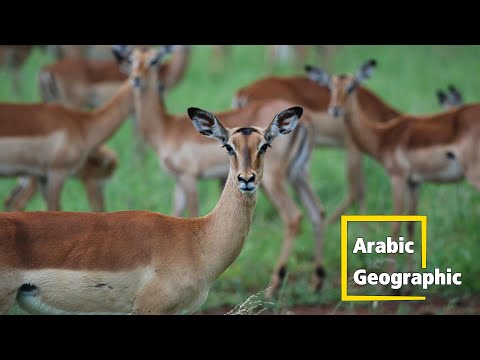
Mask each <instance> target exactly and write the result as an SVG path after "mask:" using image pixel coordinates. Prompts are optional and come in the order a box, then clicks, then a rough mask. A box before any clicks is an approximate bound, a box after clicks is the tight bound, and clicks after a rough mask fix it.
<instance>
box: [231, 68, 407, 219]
mask: <svg viewBox="0 0 480 360" xmlns="http://www.w3.org/2000/svg"><path fill="white" fill-rule="evenodd" d="M310 69H313V68H312V67H310V66H307V70H310ZM324 74H326V73H325V72H321V73H320V72H316V73H313V72H310V77H311V79H309V78H307V77H304V76H294V77H278V76H274V77H267V78H264V79H261V80H258V81H256V82H254V83H253V84H251V85H249V86H246V87H244V88H242V89H240V90H239V91H238V92H237V94H236V96H235V100H234V104H235V106H236V107H239V108H241V107H243V106H245V105H246V104H248V103H249V102H251V101H254V100H266V99H284V100H287V101H290V102H293V103H296V104H298V105H300V106H302V107H304V108H305V109H309V110H311V111H314V112H315V113H316V116H315V117H314V126H315V134H316V138H315V143H316V146H318V147H324V146H327V147H331V146H333V147H344V148H345V151H346V158H347V159H346V160H347V161H346V166H347V169H346V174H347V179H348V196H347V198H346V199H345V200H344V201H343V202H342V203H341V204H340V205H339V206H338V207H337V209H336V210H335V211H334V212H333V214H332V215H331V216H330V217H329V219H328V221H327V223H332V222H335V221H337V220H338V219H339V218H340V216H341V215H342V214H343V213H344V212H345V211H347V209H348V208H349V207H350V206H352V205H353V204H355V203H356V202H358V203H359V209H360V213H365V212H366V200H365V180H364V177H365V176H364V174H363V168H362V157H361V152H360V151H359V150H358V149H357V147H356V146H355V144H354V142H353V141H352V139H351V137H350V135H349V133H348V131H347V129H346V127H345V125H344V124H343V122H342V121H338V119H335V118H334V117H332V116H330V115H329V114H328V113H327V110H328V104H329V102H330V93H329V91H328V88H327V87H326V86H324V85H320V86H319V85H318V84H317V83H316V82H315V81H314V80H315V79H317V78H318V77H320V79H319V80H321V76H322V75H324ZM357 96H358V101H359V102H361V103H362V104H363V105H364V106H366V107H368V108H369V109H370V111H372V112H373V113H374V114H375V115H376V116H375V120H376V121H380V122H385V121H388V120H390V119H392V118H394V117H396V116H398V115H400V113H399V112H398V111H397V110H395V109H393V108H392V107H389V106H387V105H386V104H384V103H383V101H382V100H380V99H379V98H378V97H376V96H375V95H374V94H373V93H372V92H371V91H369V90H368V89H366V88H363V87H359V88H358V89H357Z"/></svg>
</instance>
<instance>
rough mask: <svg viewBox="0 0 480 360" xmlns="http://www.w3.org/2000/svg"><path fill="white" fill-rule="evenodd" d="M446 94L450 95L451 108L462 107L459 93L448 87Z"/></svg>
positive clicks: (450, 86) (453, 87) (455, 89)
mask: <svg viewBox="0 0 480 360" xmlns="http://www.w3.org/2000/svg"><path fill="white" fill-rule="evenodd" d="M448 92H449V93H450V94H449V95H450V103H451V104H452V105H453V106H460V105H463V97H462V94H461V93H460V91H459V90H458V89H457V88H456V87H455V86H453V85H449V86H448Z"/></svg>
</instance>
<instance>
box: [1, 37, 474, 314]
mask: <svg viewBox="0 0 480 360" xmlns="http://www.w3.org/2000/svg"><path fill="white" fill-rule="evenodd" d="M31 47H32V46H30V45H16V46H13V45H4V46H0V59H2V57H5V58H6V57H7V56H10V57H11V58H12V59H14V60H15V61H13V62H12V60H11V59H10V60H9V61H10V63H9V64H10V66H12V67H18V66H19V64H21V63H22V62H23V61H25V58H26V54H28V53H29V51H31ZM56 47H57V51H58V53H59V54H61V55H59V59H58V60H57V61H56V62H55V63H53V64H51V65H48V66H45V67H44V68H42V69H41V70H40V73H39V76H38V82H39V86H40V94H41V96H42V102H41V103H36V104H14V103H0V175H1V176H3V177H17V178H18V184H17V186H16V187H15V189H13V190H12V192H11V193H10V195H9V196H8V197H7V198H6V200H5V209H6V210H7V211H13V212H5V213H0V314H6V313H8V312H9V311H10V310H11V308H12V307H13V305H14V304H15V303H16V304H18V305H19V306H20V307H21V308H23V309H24V310H26V311H28V312H29V313H31V314H45V313H47V314H185V313H192V312H194V311H196V310H197V309H198V308H199V307H200V306H201V305H202V304H203V302H204V301H205V299H206V297H207V295H208V291H209V289H210V288H211V286H212V285H213V283H214V281H215V280H216V279H217V278H218V277H219V276H220V275H221V274H222V273H223V272H224V271H225V270H226V269H227V268H228V267H229V266H230V265H231V264H232V263H233V262H234V261H235V260H236V258H237V257H238V256H239V254H240V252H241V250H242V247H243V245H244V242H245V240H246V238H247V235H248V232H249V229H250V226H251V224H252V219H253V213H254V209H255V205H256V198H257V189H258V188H260V187H261V189H262V190H263V191H264V192H265V194H266V196H267V198H268V199H269V200H270V201H271V202H272V204H273V206H274V207H275V208H276V209H277V211H278V213H279V216H280V218H281V220H282V222H283V225H284V239H283V246H282V249H281V253H280V255H279V258H278V261H277V264H276V265H275V268H274V270H273V274H272V280H271V283H270V285H269V286H268V291H267V293H266V295H267V296H268V297H273V296H275V295H276V294H278V290H279V289H280V288H281V286H282V283H283V281H284V278H285V276H286V274H287V267H286V266H287V261H288V258H289V255H290V253H291V251H292V247H293V244H294V242H295V238H296V236H297V235H298V234H299V230H300V223H301V219H302V211H301V210H300V208H299V205H298V204H297V203H296V199H295V197H294V196H292V194H291V193H290V192H289V186H288V185H291V188H292V189H293V190H294V192H295V194H296V195H297V197H298V199H299V200H300V203H301V205H303V207H304V209H305V211H306V213H307V215H308V218H309V220H310V223H311V225H312V227H313V233H314V241H315V251H314V254H315V269H314V271H313V273H312V276H313V280H312V285H313V287H314V289H315V290H317V291H320V290H321V288H322V286H323V284H324V281H325V277H326V275H327V272H326V270H325V269H324V266H323V242H324V232H325V225H326V224H331V223H333V222H336V221H337V220H338V219H339V218H340V216H341V215H342V214H344V213H345V212H346V211H347V210H348V209H349V208H350V207H351V206H352V205H353V204H354V203H358V204H359V211H360V212H361V213H366V212H367V209H366V199H365V194H366V189H365V175H364V173H363V168H362V156H363V155H367V156H369V157H371V158H373V159H375V160H376V161H378V162H379V163H380V164H381V165H382V166H383V167H384V169H385V171H386V172H387V174H388V175H389V177H390V181H391V188H392V193H393V200H394V203H393V210H392V213H393V214H397V215H399V214H403V213H404V212H407V213H408V214H415V213H416V211H417V204H418V200H419V188H420V184H421V183H423V182H455V181H460V180H462V179H464V178H465V179H467V180H468V181H469V182H470V183H471V184H473V185H474V186H475V187H476V188H477V189H479V190H480V165H479V164H480V147H479V146H478V145H477V144H478V142H477V140H476V139H477V138H478V137H479V136H480V125H479V124H477V123H478V121H476V117H477V116H480V106H479V105H463V100H462V96H461V94H460V92H459V91H458V89H456V88H455V87H454V86H450V87H449V88H448V89H447V91H443V90H439V91H438V92H437V96H438V100H439V102H440V104H441V105H442V106H443V108H444V111H442V112H441V113H439V114H437V115H431V116H421V117H420V116H413V115H407V114H402V113H400V112H399V111H397V110H396V109H394V108H392V107H391V106H390V105H388V104H386V103H385V102H384V101H383V100H382V99H381V98H380V97H379V96H378V95H376V94H375V93H373V92H372V91H371V90H368V89H367V88H365V87H363V86H362V83H363V82H364V81H365V80H367V79H368V78H369V77H371V76H372V74H373V71H374V69H375V67H376V65H377V63H376V61H375V60H369V61H367V62H366V63H365V64H363V65H362V66H360V68H359V70H358V71H357V72H356V73H354V74H338V75H333V74H329V73H327V72H326V71H325V70H323V69H320V68H317V67H314V66H306V67H305V76H289V77H286V76H284V77H273V76H271V77H266V78H263V79H259V80H258V81H256V82H254V83H253V84H250V85H248V86H246V87H244V88H242V89H239V90H238V91H237V93H236V94H235V96H234V102H233V103H234V108H233V109H232V110H228V111H214V112H212V111H211V109H210V110H209V111H206V110H202V109H200V108H196V107H190V108H188V111H186V112H185V113H184V114H183V113H181V114H172V113H169V111H168V109H167V106H166V103H165V93H166V92H167V91H168V90H169V89H171V88H173V87H175V86H176V85H177V84H178V83H179V82H180V81H181V80H182V79H183V78H184V76H185V74H186V71H187V69H188V65H189V62H190V57H191V47H190V46H188V45H176V46H171V45H163V46H160V47H158V48H154V47H150V46H146V45H136V46H127V45H114V46H112V47H111V52H112V53H113V55H114V59H98V58H96V59H91V58H90V59H89V58H85V57H84V56H83V55H84V53H85V52H86V51H87V50H88V49H90V48H88V46H86V45H84V46H72V45H70V46H69V45H63V46H56ZM298 47H299V49H300V50H301V51H302V52H301V55H302V56H303V51H305V49H303V48H301V46H298ZM90 50H91V49H90ZM273 51H278V49H275V48H274V49H273ZM215 52H216V54H221V53H223V50H222V49H221V48H220V47H218V48H215ZM12 54H17V55H15V56H13V55H12ZM69 54H70V55H69ZM12 56H13V57H12ZM271 56H273V55H271ZM302 59H303V58H302ZM14 65H15V66H14ZM16 88H18V84H17V82H16V81H15V89H16ZM188 105H198V104H188ZM130 115H133V116H134V117H135V120H136V125H137V129H138V132H139V135H140V137H141V139H142V141H143V142H144V143H146V144H148V146H150V147H151V148H152V149H153V150H154V151H155V153H156V155H157V156H158V162H159V166H160V168H161V169H162V171H164V172H166V173H168V174H169V175H170V176H171V177H172V178H173V179H174V180H175V191H174V194H173V197H174V198H173V209H172V216H166V215H162V214H159V213H152V212H146V211H124V212H115V213H106V212H105V211H106V205H105V200H104V195H103V188H104V186H105V184H107V182H108V180H109V179H110V178H111V177H112V176H113V175H114V173H115V170H116V168H117V166H118V162H119V161H121V160H120V159H118V157H117V155H116V153H115V152H114V151H113V150H112V149H110V148H109V147H108V146H106V145H105V143H106V142H107V141H108V140H109V139H110V138H111V137H112V135H113V134H114V133H115V132H116V131H117V130H118V129H119V127H120V126H121V125H122V124H123V123H124V122H125V121H126V119H127V118H128V117H129V116H130ZM287 134H290V135H288V136H284V135H287ZM202 135H203V136H202ZM219 143H220V146H219ZM316 147H339V148H344V149H345V151H346V169H347V171H346V174H347V178H348V195H347V198H346V199H345V200H344V201H343V202H342V203H341V204H339V205H338V207H337V209H335V211H333V213H332V215H331V216H330V217H329V219H328V220H327V221H325V219H324V218H325V210H324V208H323V206H322V204H321V202H320V200H319V199H318V196H317V195H316V194H315V192H314V190H313V187H312V184H311V180H310V160H311V157H312V153H313V151H314V149H315V148H316ZM71 176H76V177H77V178H79V179H80V180H81V181H82V182H83V184H84V186H85V189H86V193H87V196H88V199H89V202H90V205H91V208H92V211H93V212H91V213H69V212H62V207H61V201H60V199H61V193H62V189H63V186H64V183H65V181H66V180H67V179H68V178H69V177H71ZM200 179H217V180H221V181H222V182H223V183H224V188H223V192H222V195H221V197H220V199H219V201H218V204H217V206H216V207H215V209H214V210H213V211H212V212H211V213H210V214H208V215H207V216H204V217H198V216H199V198H198V192H197V191H198V190H197V185H198V181H199V180H200ZM38 189H40V191H41V193H42V195H43V198H44V200H45V202H46V205H47V208H48V210H49V211H46V212H23V211H24V210H25V208H26V206H27V204H28V201H29V200H30V199H31V198H32V197H33V195H34V194H35V193H36V191H37V190H38ZM405 197H407V199H408V204H405V201H404V200H405ZM182 216H188V217H186V218H184V217H182ZM413 224H414V223H409V225H408V236H409V238H410V239H411V238H412V237H413V231H414V228H413ZM400 225H401V224H400V223H396V224H394V225H393V236H392V237H393V238H394V239H396V238H398V235H399V231H400ZM392 260H393V261H391V262H390V264H391V269H390V270H392V271H393V270H394V269H395V266H396V265H395V264H396V263H395V261H394V259H392ZM265 285H267V284H265Z"/></svg>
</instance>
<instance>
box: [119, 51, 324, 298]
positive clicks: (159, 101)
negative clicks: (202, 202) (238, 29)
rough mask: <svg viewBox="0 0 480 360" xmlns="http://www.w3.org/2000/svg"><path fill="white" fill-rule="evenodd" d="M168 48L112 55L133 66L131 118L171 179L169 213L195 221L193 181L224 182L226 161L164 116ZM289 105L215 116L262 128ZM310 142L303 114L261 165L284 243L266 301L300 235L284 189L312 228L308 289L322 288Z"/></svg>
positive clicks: (178, 120) (176, 118)
mask: <svg viewBox="0 0 480 360" xmlns="http://www.w3.org/2000/svg"><path fill="white" fill-rule="evenodd" d="M120 49H122V50H121V51H120ZM171 49H172V48H171V46H165V47H162V48H160V49H159V50H158V51H156V50H154V49H143V50H140V49H135V50H133V51H132V50H131V49H129V48H128V47H123V48H120V47H118V48H117V50H118V52H117V56H118V57H123V58H125V59H129V60H130V63H132V64H133V65H132V69H131V79H132V82H133V83H134V84H135V88H134V94H135V114H136V118H137V120H138V122H139V129H140V131H141V133H142V135H143V137H144V138H145V140H146V141H147V142H148V143H149V144H150V145H151V146H152V148H153V149H155V151H156V153H157V156H158V158H159V162H160V164H161V166H162V168H163V169H165V170H166V171H167V172H168V173H169V174H170V175H171V176H173V177H174V178H175V181H176V188H175V197H174V210H173V213H172V214H173V215H174V216H181V215H182V214H183V212H184V210H188V212H189V215H190V217H196V216H198V212H199V210H198V208H199V201H198V195H197V182H198V181H199V179H201V178H209V179H219V178H220V179H224V178H226V177H227V175H228V162H227V161H226V159H225V158H224V157H223V156H220V155H221V154H219V153H218V152H216V151H215V148H216V146H217V145H216V142H215V141H212V140H211V139H205V138H201V137H200V138H199V137H198V136H197V134H196V132H195V131H194V130H193V129H192V128H191V126H189V119H188V118H187V117H186V116H184V115H172V114H169V113H168V111H167V109H166V107H165V102H164V99H163V96H164V94H163V86H162V83H161V82H160V81H159V79H158V72H157V67H158V66H159V65H160V64H161V61H162V59H163V58H164V56H165V55H166V54H167V53H168V52H169V51H171ZM159 90H160V93H159ZM294 104H295V103H292V102H288V101H284V100H268V101H259V102H255V103H252V104H250V105H249V106H246V107H245V108H242V109H238V110H231V111H226V112H222V113H221V114H220V115H219V116H220V117H221V118H222V120H223V122H224V124H226V125H227V126H228V127H232V128H233V127H237V126H238V125H241V124H243V125H249V126H259V127H265V126H267V125H268V124H267V123H265V119H270V118H271V117H272V116H273V115H275V114H276V113H277V112H278V111H280V110H282V109H285V108H289V107H292V106H293V105H294ZM313 137H314V133H313V127H312V123H311V117H310V114H308V113H304V115H303V118H302V121H301V124H300V126H299V127H298V129H297V130H296V131H295V133H294V134H293V135H292V136H291V137H290V139H289V138H285V139H282V141H280V142H279V143H278V144H277V145H276V146H275V148H274V149H272V151H270V152H269V155H268V158H269V159H272V161H268V162H267V165H266V166H265V171H264V180H263V182H262V188H263V190H265V193H266V195H267V196H268V198H269V199H270V200H271V201H272V203H273V205H274V206H275V208H276V209H277V211H278V212H279V214H280V216H281V219H282V221H283V224H284V240H283V247H282V249H281V253H280V256H279V259H278V261H277V265H276V267H275V270H274V272H273V275H272V283H271V286H270V287H269V290H268V292H267V296H272V295H273V294H274V293H275V292H276V290H278V289H279V288H280V286H281V285H282V282H283V279H284V278H285V276H286V273H287V267H286V266H287V261H288V258H289V255H290V253H291V251H292V248H293V244H294V240H295V238H296V236H297V235H298V233H299V231H300V223H301V219H302V212H301V211H300V210H299V209H298V207H297V205H296V203H295V200H294V198H293V196H292V195H291V194H290V193H289V191H288V184H291V185H292V187H293V189H294V190H295V191H296V193H297V195H298V197H299V199H300V201H301V202H302V204H303V205H304V207H305V209H306V211H307V214H308V216H309V218H310V221H311V223H312V226H313V231H314V237H315V274H314V279H313V282H314V283H313V285H314V287H315V288H316V289H317V290H320V288H321V287H322V284H323V280H324V277H325V271H324V269H323V221H322V209H321V206H320V203H319V201H318V200H317V197H316V195H315V193H314V191H313V189H312V187H311V184H310V180H309V166H310V155H311V152H312V148H313ZM284 154H288V156H287V157H286V156H285V155H284ZM273 159H275V161H273Z"/></svg>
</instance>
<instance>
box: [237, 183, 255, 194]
mask: <svg viewBox="0 0 480 360" xmlns="http://www.w3.org/2000/svg"><path fill="white" fill-rule="evenodd" d="M238 188H239V189H240V191H241V192H242V193H243V194H253V193H255V192H256V191H257V186H256V185H253V184H252V183H248V184H245V183H244V182H242V183H240V184H239V186H238Z"/></svg>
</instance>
